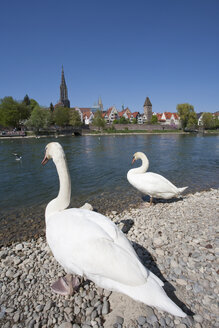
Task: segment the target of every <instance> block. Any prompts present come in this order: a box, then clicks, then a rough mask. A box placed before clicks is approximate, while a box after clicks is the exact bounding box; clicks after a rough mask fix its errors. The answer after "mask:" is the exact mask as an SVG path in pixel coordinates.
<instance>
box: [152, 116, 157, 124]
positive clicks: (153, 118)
mask: <svg viewBox="0 0 219 328" xmlns="http://www.w3.org/2000/svg"><path fill="white" fill-rule="evenodd" d="M157 122H158V119H157V115H152V118H151V124H156V123H157Z"/></svg>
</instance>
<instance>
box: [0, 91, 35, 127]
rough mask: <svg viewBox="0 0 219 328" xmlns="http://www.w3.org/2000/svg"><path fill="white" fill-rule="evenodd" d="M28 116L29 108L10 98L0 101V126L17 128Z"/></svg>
mask: <svg viewBox="0 0 219 328" xmlns="http://www.w3.org/2000/svg"><path fill="white" fill-rule="evenodd" d="M29 116H30V110H29V107H28V106H26V105H24V104H23V103H21V102H18V101H16V100H14V99H13V98H12V97H4V98H3V99H1V100H0V124H1V125H3V126H5V127H19V125H20V124H21V123H22V121H24V120H26V119H27V118H28V117H29Z"/></svg>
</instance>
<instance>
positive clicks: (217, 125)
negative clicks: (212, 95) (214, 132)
mask: <svg viewBox="0 0 219 328" xmlns="http://www.w3.org/2000/svg"><path fill="white" fill-rule="evenodd" d="M213 120H214V128H215V129H218V128H219V116H218V115H213Z"/></svg>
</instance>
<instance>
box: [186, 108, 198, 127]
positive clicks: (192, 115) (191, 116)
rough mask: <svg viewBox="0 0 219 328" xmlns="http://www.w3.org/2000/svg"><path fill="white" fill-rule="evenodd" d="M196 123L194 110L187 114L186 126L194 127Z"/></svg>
mask: <svg viewBox="0 0 219 328" xmlns="http://www.w3.org/2000/svg"><path fill="white" fill-rule="evenodd" d="M197 124H198V119H197V115H196V113H195V112H191V113H190V114H189V119H188V122H187V128H189V129H191V128H195V127H196V126H197Z"/></svg>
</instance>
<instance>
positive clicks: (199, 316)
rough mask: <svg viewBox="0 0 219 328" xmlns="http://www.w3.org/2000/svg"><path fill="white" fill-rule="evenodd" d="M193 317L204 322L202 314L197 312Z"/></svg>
mask: <svg viewBox="0 0 219 328" xmlns="http://www.w3.org/2000/svg"><path fill="white" fill-rule="evenodd" d="M193 319H194V320H195V321H196V322H198V323H202V322H203V318H202V316H201V315H199V314H195V315H194V316H193Z"/></svg>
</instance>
